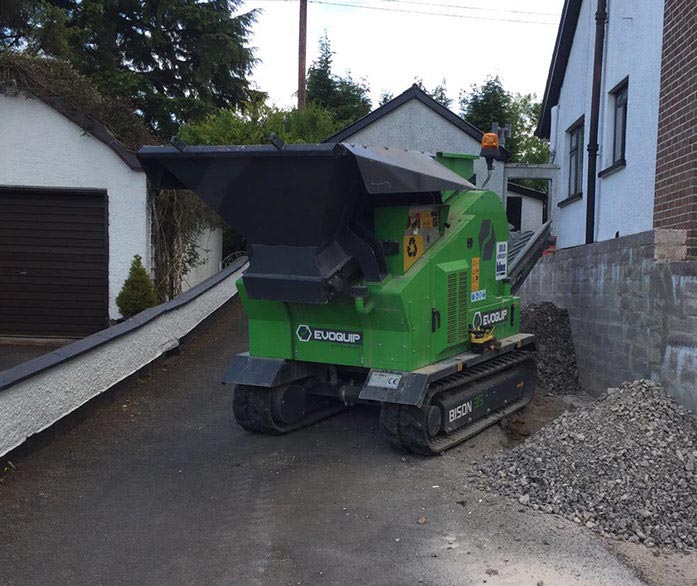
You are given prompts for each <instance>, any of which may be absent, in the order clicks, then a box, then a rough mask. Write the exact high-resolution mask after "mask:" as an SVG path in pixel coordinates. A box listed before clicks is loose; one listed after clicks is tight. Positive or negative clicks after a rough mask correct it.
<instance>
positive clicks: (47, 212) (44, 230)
mask: <svg viewBox="0 0 697 586" xmlns="http://www.w3.org/2000/svg"><path fill="white" fill-rule="evenodd" d="M219 232H220V231H217V233H214V234H212V235H207V237H206V239H205V240H206V241H207V242H209V243H210V249H209V250H207V251H205V254H206V255H207V257H208V258H207V262H206V264H205V265H204V266H203V267H200V268H199V270H198V271H197V272H196V275H195V276H196V279H194V280H190V281H189V283H188V285H189V286H193V285H195V284H197V282H200V281H201V280H203V279H204V278H207V277H208V276H210V274H212V273H214V272H216V271H217V270H218V268H219V262H220V256H221V253H222V238H221V235H220V233H219ZM150 252H151V251H150V214H149V211H148V197H147V187H146V177H145V173H143V171H142V169H141V168H140V164H139V163H138V160H137V159H136V157H135V154H134V151H133V150H129V149H128V148H126V147H125V146H124V145H123V144H121V143H120V142H119V141H118V140H116V139H115V138H114V136H113V135H112V134H111V133H110V132H109V131H108V129H107V127H106V126H104V125H103V124H101V123H100V122H99V121H97V120H96V119H94V118H93V117H92V116H90V115H89V114H88V113H85V112H80V111H78V110H76V109H74V108H72V107H71V106H70V105H69V104H67V103H66V102H65V101H64V100H63V99H62V98H61V97H60V96H57V95H55V94H52V93H50V92H47V93H46V95H43V94H40V97H31V96H29V95H27V94H26V93H24V92H23V91H20V90H19V89H17V87H16V86H12V85H9V84H7V83H6V84H5V86H2V87H0V336H30V337H62V338H74V337H81V336H84V335H87V334H90V333H93V332H95V331H98V330H100V329H103V328H104V327H106V326H107V325H108V323H109V320H110V319H118V318H119V317H121V316H120V314H119V311H118V308H117V306H116V302H115V300H116V296H117V295H118V293H119V291H120V290H121V287H122V286H123V283H124V281H125V279H126V277H127V276H128V271H129V268H130V265H131V261H132V260H133V257H134V255H140V256H141V257H142V259H143V263H144V265H145V267H146V269H147V270H149V271H150V269H151V268H152V267H151V260H150V259H151V254H150Z"/></svg>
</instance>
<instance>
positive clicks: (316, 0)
mask: <svg viewBox="0 0 697 586" xmlns="http://www.w3.org/2000/svg"><path fill="white" fill-rule="evenodd" d="M262 1H264V2H290V1H292V0H262ZM373 1H374V0H373ZM393 1H395V2H397V1H402V2H404V1H405V0H393ZM308 2H309V3H310V4H323V5H325V6H341V7H345V8H358V9H363V10H380V11H383V12H398V13H402V14H414V15H419V16H442V17H448V18H464V19H466V20H483V21H488V22H514V23H519V24H536V25H547V26H557V24H558V23H557V22H546V21H541V20H523V19H516V18H496V17H493V16H474V15H469V14H455V13H448V12H430V11H425V10H408V9H406V8H387V7H385V6H370V5H367V4H350V3H348V2H334V1H331V0H308ZM450 7H451V8H455V9H457V8H458V7H456V6H450Z"/></svg>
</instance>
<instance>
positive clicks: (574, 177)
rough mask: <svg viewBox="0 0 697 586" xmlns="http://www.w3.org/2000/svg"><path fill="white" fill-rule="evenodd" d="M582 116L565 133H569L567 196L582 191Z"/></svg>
mask: <svg viewBox="0 0 697 586" xmlns="http://www.w3.org/2000/svg"><path fill="white" fill-rule="evenodd" d="M583 122H584V119H583V116H581V118H580V119H579V120H577V121H576V122H574V123H573V124H572V125H571V126H570V127H569V129H568V130H567V131H566V133H567V134H568V135H569V197H573V196H575V195H581V193H582V191H583Z"/></svg>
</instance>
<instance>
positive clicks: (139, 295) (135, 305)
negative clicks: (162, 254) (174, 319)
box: [116, 254, 157, 317]
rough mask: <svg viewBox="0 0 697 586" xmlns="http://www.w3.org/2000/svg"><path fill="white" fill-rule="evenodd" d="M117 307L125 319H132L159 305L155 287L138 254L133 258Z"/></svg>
mask: <svg viewBox="0 0 697 586" xmlns="http://www.w3.org/2000/svg"><path fill="white" fill-rule="evenodd" d="M116 305H118V307H119V311H120V312H121V315H123V316H124V317H132V316H134V315H135V314H136V313H140V312H141V311H143V310H145V309H148V307H154V306H155V305H157V293H156V291H155V286H154V285H153V283H152V281H151V280H150V277H149V276H148V273H147V271H146V270H145V267H144V266H143V263H142V262H141V258H140V256H138V255H137V254H136V255H135V256H134V257H133V262H132V263H131V268H130V270H129V271H128V278H127V279H126V281H125V282H124V284H123V288H122V289H121V291H120V292H119V294H118V296H117V297H116Z"/></svg>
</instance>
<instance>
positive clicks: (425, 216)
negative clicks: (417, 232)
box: [419, 210, 434, 230]
mask: <svg viewBox="0 0 697 586" xmlns="http://www.w3.org/2000/svg"><path fill="white" fill-rule="evenodd" d="M419 220H420V222H419V223H420V224H421V228H422V229H423V230H430V229H432V228H433V227H434V226H433V212H432V211H431V210H426V211H425V212H419Z"/></svg>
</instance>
